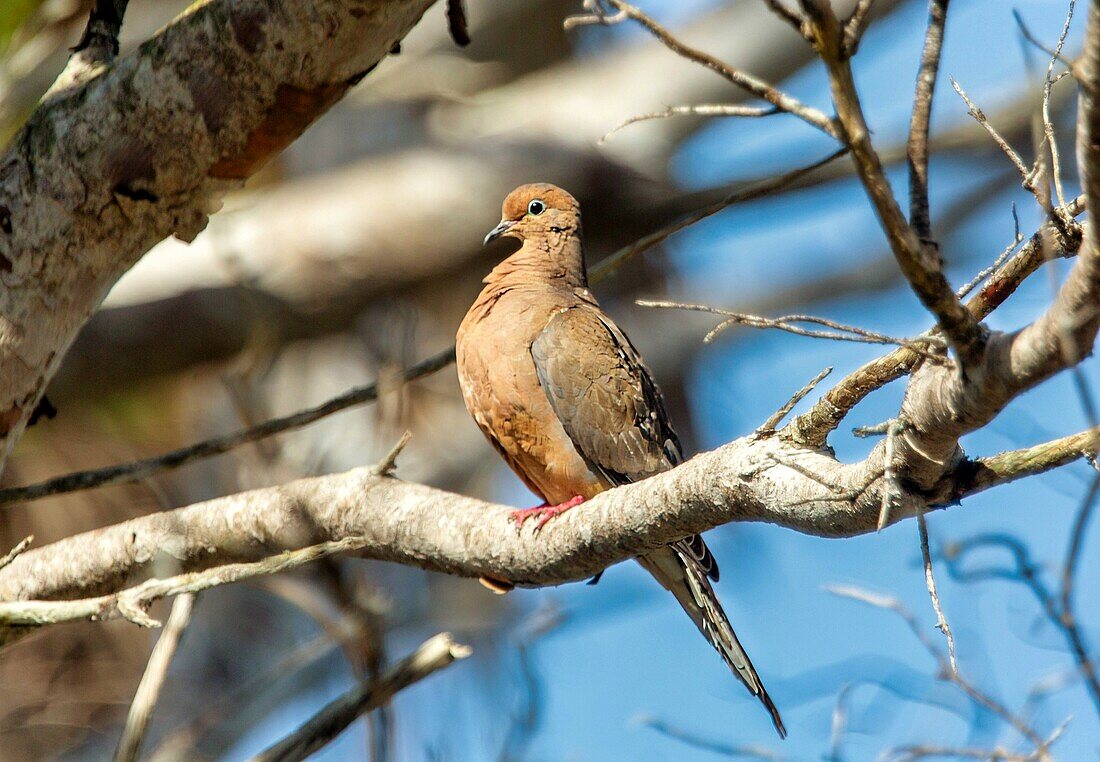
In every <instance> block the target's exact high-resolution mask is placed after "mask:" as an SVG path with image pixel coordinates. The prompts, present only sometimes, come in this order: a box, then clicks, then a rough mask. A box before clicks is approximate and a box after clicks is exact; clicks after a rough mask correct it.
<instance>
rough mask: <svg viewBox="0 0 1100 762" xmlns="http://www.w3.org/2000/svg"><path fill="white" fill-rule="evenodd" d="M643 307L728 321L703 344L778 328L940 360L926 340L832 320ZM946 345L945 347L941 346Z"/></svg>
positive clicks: (669, 305) (699, 307)
mask: <svg viewBox="0 0 1100 762" xmlns="http://www.w3.org/2000/svg"><path fill="white" fill-rule="evenodd" d="M634 303H635V304H637V305H638V306H640V307H657V308H662V309H679V310H690V311H692V312H709V313H712V314H715V315H722V316H724V317H726V318H727V319H726V320H724V321H722V322H721V323H719V324H718V325H717V326H715V327H714V328H712V329H711V330H710V331H709V332H708V333H707V335H706V336H704V337H703V342H704V343H707V344H709V343H710V342H712V341H714V339H715V338H716V337H717V336H718V334H719V333H721V332H722V331H724V330H725V329H726V328H728V327H729V326H731V325H744V326H748V327H749V328H775V329H778V330H780V331H786V332H787V333H793V334H795V335H796V336H806V337H808V338H813V339H828V340H831V341H852V342H857V343H861V344H892V345H896V346H901V347H910V348H912V349H913V350H914V351H917V352H921V353H923V354H925V355H927V356H928V357H929V359H939V358H938V357H937V356H936V355H934V354H932V353H929V352H928V351H927V350H925V349H924V348H923V347H922V346H921V343H922V342H923V341H929V340H924V339H922V340H921V341H910V340H909V339H899V338H894V337H892V336H887V335H885V334H881V333H876V332H875V331H868V330H867V329H865V328H859V327H857V326H852V325H846V324H844V323H838V322H836V321H835V320H829V319H828V318H822V317H816V316H814V315H783V316H781V317H777V318H766V317H762V316H760V315H748V314H745V313H741V312H731V311H729V310H723V309H720V308H718V307H709V306H707V305H704V304H683V303H680V302H668V301H653V300H648V299H637V300H635V302H634ZM795 323H811V324H814V325H821V326H824V327H826V328H831V329H832V330H831V331H817V330H813V329H808V328H800V327H799V326H797V325H795ZM929 343H931V344H933V345H935V344H936V343H937V341H936V340H935V339H934V338H933V339H931V340H930V341H929ZM941 345H942V343H941Z"/></svg>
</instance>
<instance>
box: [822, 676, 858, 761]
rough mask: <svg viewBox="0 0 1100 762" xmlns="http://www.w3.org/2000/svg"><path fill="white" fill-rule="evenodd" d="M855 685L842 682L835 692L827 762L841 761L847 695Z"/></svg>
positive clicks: (845, 725) (846, 714)
mask: <svg viewBox="0 0 1100 762" xmlns="http://www.w3.org/2000/svg"><path fill="white" fill-rule="evenodd" d="M853 687H855V686H854V684H853V683H844V685H842V686H841V688H840V691H839V692H837V694H836V703H835V704H833V722H832V729H831V732H830V740H829V756H828V757H826V759H827V760H828V762H843V759H844V757H843V755H842V754H841V753H840V748H841V746H842V745H843V743H844V735H845V734H846V733H847V732H848V696H849V694H851V692H852V688H853Z"/></svg>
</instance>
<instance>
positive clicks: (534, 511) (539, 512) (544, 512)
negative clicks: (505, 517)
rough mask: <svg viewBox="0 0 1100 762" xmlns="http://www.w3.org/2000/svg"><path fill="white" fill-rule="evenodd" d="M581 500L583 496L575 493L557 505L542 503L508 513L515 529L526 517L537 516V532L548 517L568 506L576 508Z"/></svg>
mask: <svg viewBox="0 0 1100 762" xmlns="http://www.w3.org/2000/svg"><path fill="white" fill-rule="evenodd" d="M583 502H584V497H583V496H581V495H576V496H575V497H572V498H570V499H569V500H566V501H565V502H564V503H558V504H557V505H547V504H546V503H543V504H542V505H536V506H535V507H534V508H523V509H521V510H518V511H512V513H511V514H510V515H511V517H512V521H514V522H516V528H517V529H522V528H523V523H524V522H525V521H527V519H531V518H537V519H538V522H537V523H536V524H535V531H536V532H537V531H538V530H540V529H542V528H543V526H544V525H545V524H546V522H547V521H549V520H550V519H552V518H554V517H555V516H560V515H562V514H563V513H565V512H566V511H568V510H569V509H570V508H576V507H577V506H578V505H580V504H581V503H583Z"/></svg>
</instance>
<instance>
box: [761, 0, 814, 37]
mask: <svg viewBox="0 0 1100 762" xmlns="http://www.w3.org/2000/svg"><path fill="white" fill-rule="evenodd" d="M764 4H765V5H767V6H768V8H770V9H771V12H772V13H774V14H775V15H776V16H778V17H779V18H781V19H782V20H783V21H786V22H787V23H788V24H790V25H791V26H792V27H794V29H795V31H797V32H798V33H799V34H800V35H802V36H803V37H805V36H806V33H805V32H804V31H803V28H802V22H803V21H805V19H804V18H803V17H802V14H801V13H799V12H798V11H796V10H794V9H793V8H791V7H789V6H788V5H787V4H786V3H784V2H783V0H764Z"/></svg>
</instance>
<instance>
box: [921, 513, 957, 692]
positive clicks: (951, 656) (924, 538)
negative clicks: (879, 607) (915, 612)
mask: <svg viewBox="0 0 1100 762" xmlns="http://www.w3.org/2000/svg"><path fill="white" fill-rule="evenodd" d="M917 532H918V533H919V535H920V553H921V557H922V559H923V561H924V584H925V586H926V587H927V588H928V597H929V598H931V599H932V608H933V609H935V611H936V629H938V630H939V631H940V632H942V633H943V636H944V638H946V639H947V660H948V664H950V665H951V674H952V675H954V676H955V678H956V679H957V678H958V676H959V665H958V662H957V661H956V660H955V636H954V635H952V634H951V625H949V624H948V623H947V617H946V616H944V614H943V606H942V605H941V604H940V596H939V593H938V592H937V591H936V577H935V575H934V574H933V573H932V553H931V551H930V550H929V549H928V522H927V520H926V519H925V518H924V508H923V507H922V506H919V505H918V506H917Z"/></svg>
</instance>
